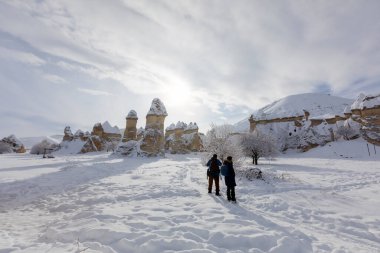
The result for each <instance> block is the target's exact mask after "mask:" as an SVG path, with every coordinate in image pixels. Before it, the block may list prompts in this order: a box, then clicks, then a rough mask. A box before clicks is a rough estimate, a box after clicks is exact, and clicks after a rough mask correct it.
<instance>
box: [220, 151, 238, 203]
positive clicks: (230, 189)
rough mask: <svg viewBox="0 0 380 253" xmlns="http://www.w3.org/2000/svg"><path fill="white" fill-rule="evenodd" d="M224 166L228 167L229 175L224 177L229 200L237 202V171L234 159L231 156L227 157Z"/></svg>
mask: <svg viewBox="0 0 380 253" xmlns="http://www.w3.org/2000/svg"><path fill="white" fill-rule="evenodd" d="M223 163H224V165H226V166H227V174H226V176H225V177H224V180H225V183H226V186H227V199H228V201H234V202H236V198H235V186H236V181H235V170H234V166H233V162H232V157H231V156H229V157H227V160H225V161H224V162H223Z"/></svg>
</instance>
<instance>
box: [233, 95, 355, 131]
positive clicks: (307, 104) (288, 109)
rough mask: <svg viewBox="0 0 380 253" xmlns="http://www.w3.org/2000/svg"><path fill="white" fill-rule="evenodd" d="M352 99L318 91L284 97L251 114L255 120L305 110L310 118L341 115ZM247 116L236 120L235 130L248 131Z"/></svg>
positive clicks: (300, 113) (281, 116)
mask: <svg viewBox="0 0 380 253" xmlns="http://www.w3.org/2000/svg"><path fill="white" fill-rule="evenodd" d="M353 102H354V100H353V99H347V98H342V97H337V96H331V95H327V94H320V93H305V94H297V95H291V96H287V97H284V98H282V99H280V100H277V101H275V102H273V103H271V104H269V105H266V106H264V107H262V108H260V109H259V110H258V111H256V112H254V113H253V114H252V116H253V117H254V118H255V119H256V120H271V119H279V118H288V117H297V116H301V117H302V116H304V113H305V111H307V112H309V113H310V116H309V117H310V118H313V117H315V118H320V117H324V118H326V117H329V116H331V115H332V116H335V115H343V112H344V109H345V108H346V107H347V106H351V104H352V103H353ZM248 119H249V117H247V118H245V119H243V120H241V121H239V122H237V123H236V124H235V125H234V126H235V129H236V132H248V131H249V121H248Z"/></svg>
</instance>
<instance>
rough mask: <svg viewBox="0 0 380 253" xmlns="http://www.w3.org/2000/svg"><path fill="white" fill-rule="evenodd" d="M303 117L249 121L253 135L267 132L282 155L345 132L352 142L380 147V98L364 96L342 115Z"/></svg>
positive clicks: (316, 144)
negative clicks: (272, 137)
mask: <svg viewBox="0 0 380 253" xmlns="http://www.w3.org/2000/svg"><path fill="white" fill-rule="evenodd" d="M303 111H304V115H303V116H299V115H296V116H287V117H281V118H270V119H255V118H254V117H253V115H251V117H250V118H249V123H250V132H254V131H257V132H263V133H265V134H267V135H271V136H274V137H275V138H277V142H278V144H279V146H280V149H281V150H282V151H284V150H287V149H288V148H296V149H300V150H302V151H307V150H309V149H310V148H313V147H316V146H319V145H324V144H326V143H327V142H330V141H334V140H336V139H338V138H340V137H341V136H340V134H339V133H340V132H342V131H341V130H342V128H347V129H350V132H351V135H352V137H351V138H357V137H359V136H360V133H361V135H362V136H363V138H365V139H366V140H367V141H368V142H370V143H373V144H376V145H380V94H379V95H377V96H365V95H364V94H360V95H359V97H358V99H357V100H356V101H355V102H354V103H353V104H352V105H351V106H346V107H345V108H344V110H342V112H341V113H339V114H331V113H328V114H323V115H311V114H310V113H309V112H308V111H307V110H303Z"/></svg>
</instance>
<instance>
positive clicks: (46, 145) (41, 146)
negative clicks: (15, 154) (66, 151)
mask: <svg viewBox="0 0 380 253" xmlns="http://www.w3.org/2000/svg"><path fill="white" fill-rule="evenodd" d="M57 148H58V145H57V144H55V143H52V142H49V141H48V140H46V139H45V140H42V141H41V142H40V143H37V144H35V145H34V146H33V147H32V148H31V149H30V153H31V154H35V155H39V154H50V153H51V152H53V151H54V150H56V149H57Z"/></svg>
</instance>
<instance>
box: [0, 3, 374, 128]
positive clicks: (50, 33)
mask: <svg viewBox="0 0 380 253" xmlns="http://www.w3.org/2000/svg"><path fill="white" fill-rule="evenodd" d="M379 8H380V3H379V2H378V1H375V0H368V1H365V3H362V2H360V3H359V2H358V1H343V0H337V1H329V2H300V1H293V0H285V1H281V2H279V1H275V2H273V1H264V2H263V1H244V0H241V1H235V2H233V3H232V2H230V1H226V0H222V1H217V2H214V1H186V0H184V1H170V0H160V1H153V2H152V1H147V0H141V1H126V0H123V1H122V0H113V1H107V3H104V2H102V1H63V0H56V1H21V0H16V1H10V2H2V3H0V14H1V15H0V64H1V66H2V68H3V70H2V72H0V73H1V74H3V75H4V76H6V77H7V78H8V79H7V80H9V79H11V80H10V81H14V82H12V83H15V84H18V85H19V86H20V88H19V91H18V93H17V92H16V90H14V91H12V92H13V93H12V94H20V93H21V91H22V90H23V89H22V88H24V90H25V92H28V91H29V89H30V90H31V91H30V92H32V89H34V90H36V87H38V88H39V89H40V93H41V94H44V95H46V93H47V91H45V90H43V88H41V87H39V83H44V82H55V83H61V82H65V85H64V86H65V89H64V88H63V87H62V89H61V88H55V90H53V91H50V92H57V94H56V95H54V96H53V97H54V99H55V100H61V103H62V104H63V105H65V106H66V107H71V106H72V107H73V108H81V110H83V111H91V110H95V111H97V112H98V114H97V115H93V117H101V118H102V119H107V117H112V116H110V115H109V114H108V111H109V110H115V109H112V108H117V109H116V110H118V111H117V113H119V114H122V113H124V111H125V110H128V109H136V110H138V111H139V112H138V113H139V114H141V113H143V112H145V110H147V109H146V108H145V107H147V106H148V105H147V104H149V103H150V101H151V99H152V98H154V97H160V98H161V99H162V100H163V101H164V103H166V105H167V107H168V108H167V109H168V111H169V117H168V120H171V121H175V122H176V121H178V120H189V121H194V120H196V121H198V124H199V126H200V127H201V129H202V127H204V128H207V127H208V125H209V122H211V121H213V122H215V123H218V122H221V120H222V118H223V117H225V118H227V121H233V120H235V119H236V118H237V117H240V115H241V117H242V118H244V116H243V115H245V114H248V113H247V111H248V112H249V111H253V110H256V109H258V108H260V107H262V106H264V105H266V104H268V103H270V102H272V101H274V100H276V99H279V98H281V97H284V96H287V95H291V94H296V93H303V92H328V93H331V94H332V95H338V96H345V97H350V98H354V97H356V96H357V93H358V92H365V93H378V92H380V85H379V82H380V72H379V66H380V44H379V43H378V42H379V41H380V33H379V32H378V31H379V30H380V16H379V15H378V13H377V10H378V9H379ZM25 24H28V26H26V25H25ZM4 34H9V35H10V37H11V38H4ZM15 41H17V42H18V45H19V46H18V47H16V46H14V44H15V43H13V42H15ZM16 44H17V43H16ZM2 46H3V47H2ZM4 48H5V49H4ZM1 50H3V51H1ZM4 50H5V51H4ZM1 55H3V56H1ZM16 59H17V60H16ZM8 61H14V62H19V63H22V64H26V65H30V68H25V69H24V70H25V71H26V72H28V81H25V80H23V77H22V76H17V75H12V76H11V75H10V74H9V73H8V72H6V69H7V70H10V68H11V67H10V66H8V64H6V63H8ZM12 66H13V68H19V66H18V65H12ZM36 68H37V69H39V71H36V70H35V69H36ZM26 82H28V83H30V84H29V86H31V87H28V86H27V85H25V84H24V85H22V83H26ZM31 84H32V85H31ZM78 84H80V85H78ZM32 86H33V87H32ZM17 87H18V86H17ZM21 87H22V88H21ZM14 89H16V88H14ZM2 90H11V88H7V89H3V87H2ZM78 91H80V92H78ZM112 94H114V95H113V96H112V97H111V96H110V95H112ZM116 94H117V95H116ZM94 95H96V96H97V100H96V103H95V102H92V100H91V97H92V96H94ZM3 96H6V95H3ZM36 96H38V93H37V92H36ZM41 96H42V95H41ZM65 96H75V97H76V96H78V97H76V100H75V101H71V102H70V103H69V102H68V101H66V100H67V99H65ZM92 99H93V98H92ZM83 100H88V101H89V103H91V105H88V104H85V103H80V102H79V101H83ZM51 103H54V101H51ZM111 105H112V106H111ZM19 106H20V107H22V106H23V105H19ZM111 107H112V108H111ZM105 108H107V110H108V111H107V110H106V109H105ZM124 108H125V109H124ZM20 109H24V110H26V106H24V108H20ZM99 112H101V113H99ZM140 112H141V113H140ZM73 115H74V114H73ZM75 115H76V114H75ZM112 115H114V114H112ZM68 117H69V116H68ZM72 117H74V116H72ZM120 118H121V120H120V122H121V124H124V122H123V121H122V120H123V117H122V116H120ZM223 119H224V118H223ZM75 120H81V119H75ZM113 120H114V121H115V120H116V119H113ZM78 124H79V123H78ZM80 124H81V125H84V124H85V123H84V122H80Z"/></svg>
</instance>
